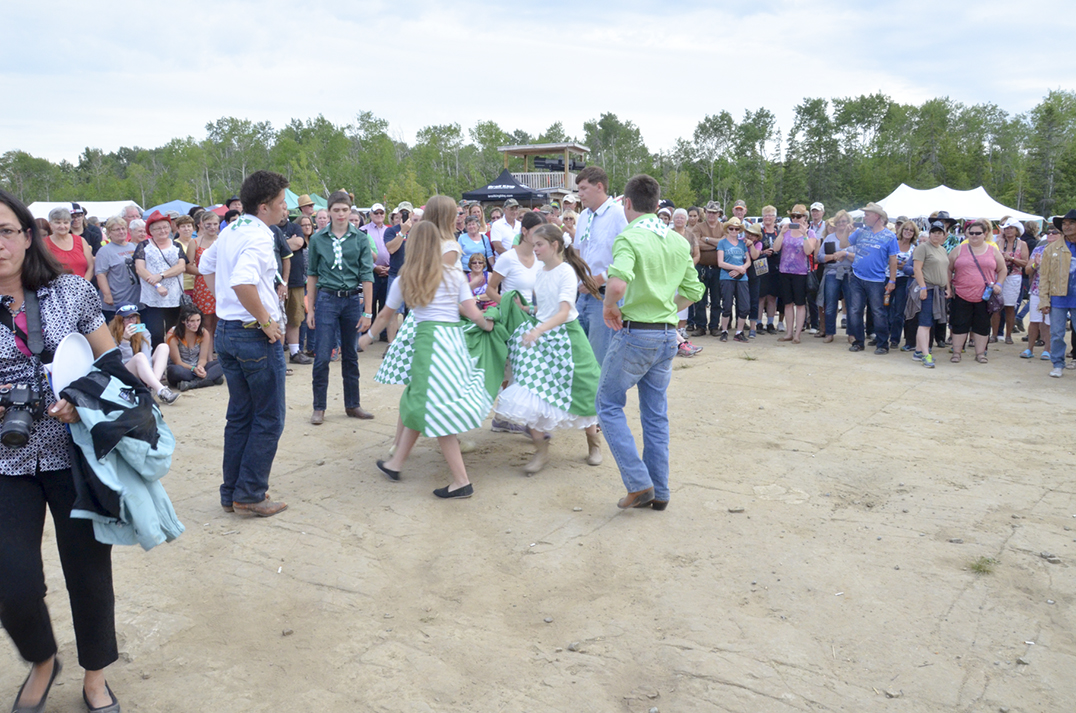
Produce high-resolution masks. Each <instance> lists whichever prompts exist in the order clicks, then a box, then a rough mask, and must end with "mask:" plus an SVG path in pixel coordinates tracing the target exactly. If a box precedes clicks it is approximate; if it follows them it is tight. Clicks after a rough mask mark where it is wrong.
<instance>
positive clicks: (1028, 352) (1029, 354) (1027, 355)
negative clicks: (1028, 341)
mask: <svg viewBox="0 0 1076 713" xmlns="http://www.w3.org/2000/svg"><path fill="white" fill-rule="evenodd" d="M1020 358H1021V359H1034V358H1035V352H1033V351H1031V350H1030V349H1025V350H1024V351H1022V352H1020Z"/></svg>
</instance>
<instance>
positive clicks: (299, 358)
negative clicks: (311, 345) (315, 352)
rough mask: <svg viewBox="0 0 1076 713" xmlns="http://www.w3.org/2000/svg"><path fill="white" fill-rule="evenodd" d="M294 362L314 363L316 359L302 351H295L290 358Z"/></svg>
mask: <svg viewBox="0 0 1076 713" xmlns="http://www.w3.org/2000/svg"><path fill="white" fill-rule="evenodd" d="M290 361H291V363H292V364H313V363H314V360H313V359H311V358H310V357H308V356H307V355H306V354H303V353H302V352H295V353H294V354H292V355H291V359H290Z"/></svg>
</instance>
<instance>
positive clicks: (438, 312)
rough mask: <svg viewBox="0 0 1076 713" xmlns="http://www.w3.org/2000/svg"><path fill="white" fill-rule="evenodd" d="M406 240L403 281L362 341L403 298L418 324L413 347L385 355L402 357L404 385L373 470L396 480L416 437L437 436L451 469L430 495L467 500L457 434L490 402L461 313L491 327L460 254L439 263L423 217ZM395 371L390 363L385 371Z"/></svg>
mask: <svg viewBox="0 0 1076 713" xmlns="http://www.w3.org/2000/svg"><path fill="white" fill-rule="evenodd" d="M407 243H408V245H407V255H406V257H405V258H404V266H403V268H402V269H401V270H400V278H399V279H398V280H396V281H395V282H393V283H392V287H390V288H389V294H388V297H387V299H386V300H385V307H384V308H383V309H382V310H381V312H379V313H378V315H377V319H375V320H374V324H373V326H372V327H371V328H370V331H368V332H367V333H366V334H364V335H363V336H362V337H361V339H360V340H359V343H360V345H361V346H362V347H363V348H366V347H368V346H370V343H371V342H372V341H373V340H372V339H371V337H370V335H372V334H380V333H381V330H382V329H384V328H385V326H386V325H387V324H388V321H389V320H390V319H391V318H392V316H393V315H394V314H396V310H398V309H399V308H400V307H401V306H402V305H403V304H404V303H405V302H406V303H407V306H408V307H409V308H410V309H411V316H412V317H413V318H414V324H415V335H414V340H413V342H412V351H411V353H410V354H392V353H391V350H390V354H387V355H386V357H385V361H386V362H388V361H389V360H390V358H391V359H394V360H397V361H399V360H401V359H406V361H407V364H404V365H397V367H401V366H402V367H403V369H404V370H406V372H407V377H406V382H407V387H406V388H405V389H404V392H403V395H402V396H401V397H400V420H401V422H402V424H403V432H402V433H401V434H400V437H399V439H398V440H397V444H396V446H397V447H396V450H395V452H394V453H393V455H392V457H391V458H389V460H387V461H380V460H379V461H377V468H378V470H380V471H381V472H382V473H383V474H384V475H385V476H386V477H387V478H389V479H390V480H394V481H395V480H399V479H400V469H401V468H402V467H403V464H404V463H405V462H406V461H407V456H408V455H409V454H410V453H411V449H412V448H413V447H414V445H415V442H416V441H417V440H418V437H419V435H425V436H429V437H435V438H437V442H438V444H439V445H440V446H441V453H442V454H444V457H445V461H446V462H447V463H448V468H449V470H450V471H451V473H452V483H451V484H450V485H447V486H445V487H443V488H438V489H437V490H434V491H433V494H434V495H436V496H437V497H439V498H469V497H471V495H473V494H474V488H473V487H472V486H471V482H470V480H469V479H468V478H467V469H466V468H465V467H464V465H463V456H462V455H461V454H460V444H459V440H458V439H457V438H456V436H457V434H459V433H463V432H465V431H470V430H471V429H473V428H477V427H478V426H480V425H481V424H482V421H483V419H485V417H486V414H488V413H489V409H490V406H491V404H492V400H491V399H490V396H489V393H488V392H487V391H486V387H485V378H484V374H483V372H482V370H481V369H478V368H477V367H475V362H474V360H473V359H472V357H471V355H470V353H469V352H468V351H467V342H466V340H465V339H464V335H463V329H462V328H461V326H460V324H459V320H460V314H461V313H462V314H463V315H464V316H466V317H467V318H468V319H471V320H472V321H474V322H475V323H476V324H477V325H478V326H479V327H481V328H482V329H484V330H486V331H487V332H488V331H489V330H491V329H492V328H493V324H492V323H491V322H489V321H488V320H487V319H486V318H485V316H484V315H483V314H482V313H481V312H480V311H479V309H478V307H477V306H476V305H475V300H474V295H472V294H471V288H470V286H469V285H468V284H467V278H466V276H465V275H464V273H463V271H462V270H460V269H459V259H458V258H456V259H454V260H453V262H452V264H451V265H446V264H445V263H444V262H443V260H442V249H441V243H442V240H441V231H440V230H439V229H438V227H437V226H436V225H434V223H432V222H430V221H423V222H421V223H419V224H418V225H416V226H415V227H414V228H413V229H412V230H411V234H410V236H409V237H408V239H407ZM384 369H385V365H384V364H383V365H382V370H384ZM392 369H393V367H392V366H391V365H390V366H389V371H391V370H392ZM381 376H382V371H381V370H379V371H378V376H377V377H374V378H375V380H377V381H381V382H382V383H386V382H384V381H382V379H381V378H380V377H381ZM389 383H399V382H398V381H391V382H389Z"/></svg>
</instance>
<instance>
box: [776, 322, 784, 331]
mask: <svg viewBox="0 0 1076 713" xmlns="http://www.w3.org/2000/svg"><path fill="white" fill-rule="evenodd" d="M777 331H778V332H783V331H785V323H784V322H778V323H777Z"/></svg>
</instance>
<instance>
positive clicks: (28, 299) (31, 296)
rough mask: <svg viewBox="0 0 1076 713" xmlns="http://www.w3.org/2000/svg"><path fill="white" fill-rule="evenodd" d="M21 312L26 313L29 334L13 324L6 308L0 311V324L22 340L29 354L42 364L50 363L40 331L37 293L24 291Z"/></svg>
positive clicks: (39, 309)
mask: <svg viewBox="0 0 1076 713" xmlns="http://www.w3.org/2000/svg"><path fill="white" fill-rule="evenodd" d="M23 311H24V312H25V313H26V327H27V330H28V331H29V334H27V333H26V332H24V331H23V330H22V327H20V326H19V325H17V324H15V318H14V317H13V316H12V315H11V310H9V309H7V308H6V307H5V308H3V309H0V324H2V325H4V326H5V327H7V328H8V330H9V331H10V332H12V333H13V334H14V335H15V336H16V337H18V338H19V339H21V340H22V343H23V344H25V345H26V348H27V349H29V350H30V353H31V354H33V355H34V356H36V357H38V358H39V359H41V361H42V363H45V364H51V363H52V356H53V355H52V352H51V351H47V350H46V349H45V336H44V333H43V332H42V331H41V305H40V303H39V302H38V301H37V293H36V292H34V291H32V290H26V291H25V294H24V295H23Z"/></svg>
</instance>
